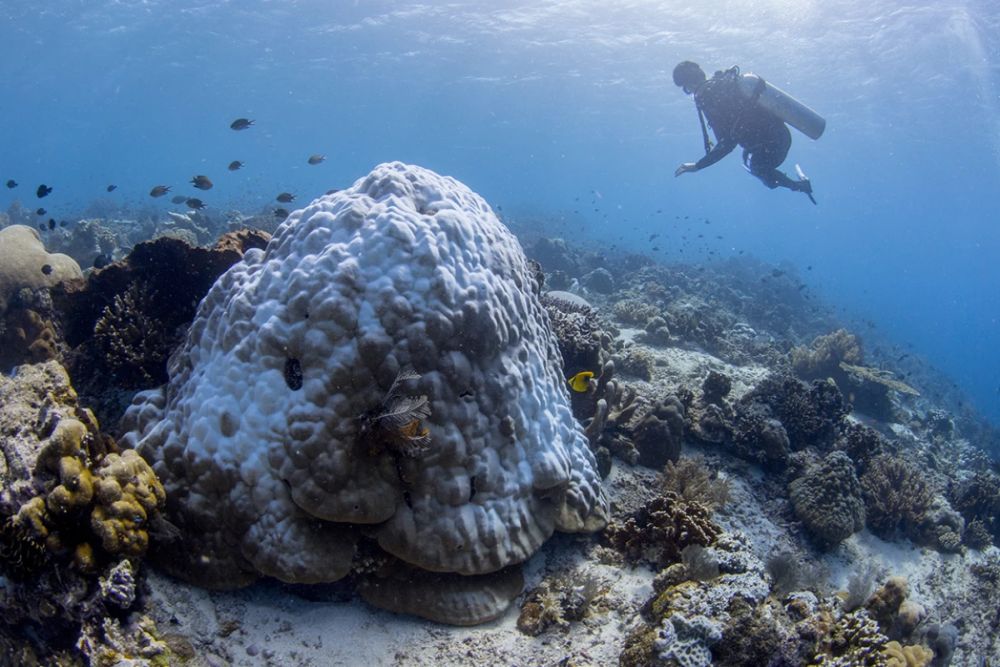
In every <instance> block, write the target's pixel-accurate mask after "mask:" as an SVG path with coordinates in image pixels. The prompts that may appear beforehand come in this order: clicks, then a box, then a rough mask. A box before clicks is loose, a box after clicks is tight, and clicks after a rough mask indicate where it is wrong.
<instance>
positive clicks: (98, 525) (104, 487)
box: [90, 450, 166, 556]
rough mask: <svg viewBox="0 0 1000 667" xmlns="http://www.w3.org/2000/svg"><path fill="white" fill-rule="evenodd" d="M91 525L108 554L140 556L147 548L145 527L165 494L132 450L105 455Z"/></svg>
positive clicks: (144, 463)
mask: <svg viewBox="0 0 1000 667" xmlns="http://www.w3.org/2000/svg"><path fill="white" fill-rule="evenodd" d="M96 474H97V477H98V479H97V482H96V483H95V485H94V486H95V490H96V493H95V496H96V501H97V505H96V507H94V510H93V512H91V517H90V526H91V529H92V530H93V531H94V533H95V534H96V535H97V536H98V537H99V538H100V540H101V546H102V547H103V548H104V550H105V551H107V552H109V553H114V554H117V553H122V554H125V555H128V556H139V555H142V554H143V553H144V552H145V551H146V547H147V546H148V545H149V534H148V532H147V530H146V526H147V523H148V520H149V518H150V517H151V516H152V515H153V513H154V512H157V511H159V508H160V507H161V506H162V505H163V503H164V501H165V499H166V495H165V493H164V491H163V485H162V484H160V481H159V480H158V479H157V478H156V474H155V473H154V472H153V469H152V468H150V467H149V465H148V464H147V463H146V462H145V461H144V460H143V459H142V457H141V456H139V455H138V454H136V453H135V452H134V451H132V450H126V451H125V452H123V453H121V454H108V455H107V456H106V457H104V460H103V461H102V462H101V466H100V467H99V468H98V469H97V472H96Z"/></svg>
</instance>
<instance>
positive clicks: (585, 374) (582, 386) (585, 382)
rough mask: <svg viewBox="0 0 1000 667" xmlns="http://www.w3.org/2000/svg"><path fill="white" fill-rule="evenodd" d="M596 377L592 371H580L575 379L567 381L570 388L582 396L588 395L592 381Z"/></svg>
mask: <svg viewBox="0 0 1000 667" xmlns="http://www.w3.org/2000/svg"><path fill="white" fill-rule="evenodd" d="M592 377H594V374H593V372H591V371H580V372H579V373H577V374H576V375H574V376H573V377H571V378H569V379H568V380H566V382H568V383H569V386H570V388H571V389H572V390H573V391H578V392H580V393H581V394H583V393H586V391H587V390H588V389H590V379H591V378H592Z"/></svg>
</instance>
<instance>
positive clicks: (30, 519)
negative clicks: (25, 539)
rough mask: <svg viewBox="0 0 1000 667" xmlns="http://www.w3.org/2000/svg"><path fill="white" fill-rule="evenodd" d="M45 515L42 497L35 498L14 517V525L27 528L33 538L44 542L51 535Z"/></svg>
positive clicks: (22, 506) (24, 505) (25, 504)
mask: <svg viewBox="0 0 1000 667" xmlns="http://www.w3.org/2000/svg"><path fill="white" fill-rule="evenodd" d="M45 515H46V512H45V501H44V500H43V499H42V498H41V497H39V496H35V497H34V498H32V499H31V500H29V501H28V502H26V503H24V504H23V505H21V507H20V509H18V511H17V514H16V515H15V517H14V523H15V524H16V525H18V526H21V527H22V528H25V529H26V530H27V531H28V533H29V534H30V535H31V536H32V537H34V538H37V539H39V540H44V539H45V538H46V537H48V535H49V528H48V526H47V525H46V524H45Z"/></svg>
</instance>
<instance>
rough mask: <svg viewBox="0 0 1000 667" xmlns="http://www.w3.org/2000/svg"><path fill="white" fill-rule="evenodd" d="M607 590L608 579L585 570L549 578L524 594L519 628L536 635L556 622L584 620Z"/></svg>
mask: <svg viewBox="0 0 1000 667" xmlns="http://www.w3.org/2000/svg"><path fill="white" fill-rule="evenodd" d="M607 590H608V587H607V584H605V582H603V581H602V580H601V579H600V578H599V577H597V576H595V575H593V574H590V573H586V572H584V573H573V574H570V575H567V576H557V577H553V578H551V579H546V580H544V581H543V582H542V583H541V584H539V585H538V586H536V587H535V588H533V589H532V590H530V591H528V593H527V595H526V596H525V600H524V604H523V605H522V606H521V613H520V614H519V615H518V617H517V629H518V630H520V631H521V632H523V633H524V634H526V635H530V636H532V637H537V636H538V635H540V634H542V633H543V632H545V631H546V630H548V629H549V628H551V627H553V626H555V627H558V628H566V627H568V626H569V624H570V623H571V622H574V621H579V620H582V619H583V618H584V617H585V616H586V615H587V613H588V611H589V610H590V607H591V605H592V604H593V602H594V601H595V600H596V599H597V598H598V597H600V596H601V595H603V594H604V593H606V592H607Z"/></svg>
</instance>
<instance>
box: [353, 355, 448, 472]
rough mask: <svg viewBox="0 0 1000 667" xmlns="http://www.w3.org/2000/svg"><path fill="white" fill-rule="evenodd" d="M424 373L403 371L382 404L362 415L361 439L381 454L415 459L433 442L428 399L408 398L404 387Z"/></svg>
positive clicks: (421, 397) (420, 397)
mask: <svg viewBox="0 0 1000 667" xmlns="http://www.w3.org/2000/svg"><path fill="white" fill-rule="evenodd" d="M419 379H420V374H419V373H416V372H414V371H412V370H409V369H406V370H401V371H400V372H399V373H398V374H397V375H396V379H395V380H393V381H392V386H391V387H389V391H387V392H386V394H385V396H384V397H383V398H382V401H381V402H380V403H379V404H378V405H377V406H375V407H374V408H372V409H371V410H369V411H367V412H366V413H365V414H363V415H362V416H361V433H360V435H361V438H362V439H363V440H367V441H368V443H369V446H370V447H371V448H372V449H373V450H374V451H378V449H379V448H380V447H386V448H388V449H389V450H391V451H394V452H397V453H399V454H402V455H403V456H408V457H411V458H415V457H417V456H420V455H421V454H423V453H424V452H425V451H426V450H427V447H428V445H430V441H431V437H430V436H431V432H430V430H429V429H428V428H427V427H426V426H424V424H423V420H425V419H427V418H428V417H430V416H431V406H430V402H429V401H428V400H427V397H426V396H406V395H404V394H403V393H402V389H401V387H400V385H401V384H402V383H403V382H405V381H406V380H419Z"/></svg>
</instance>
